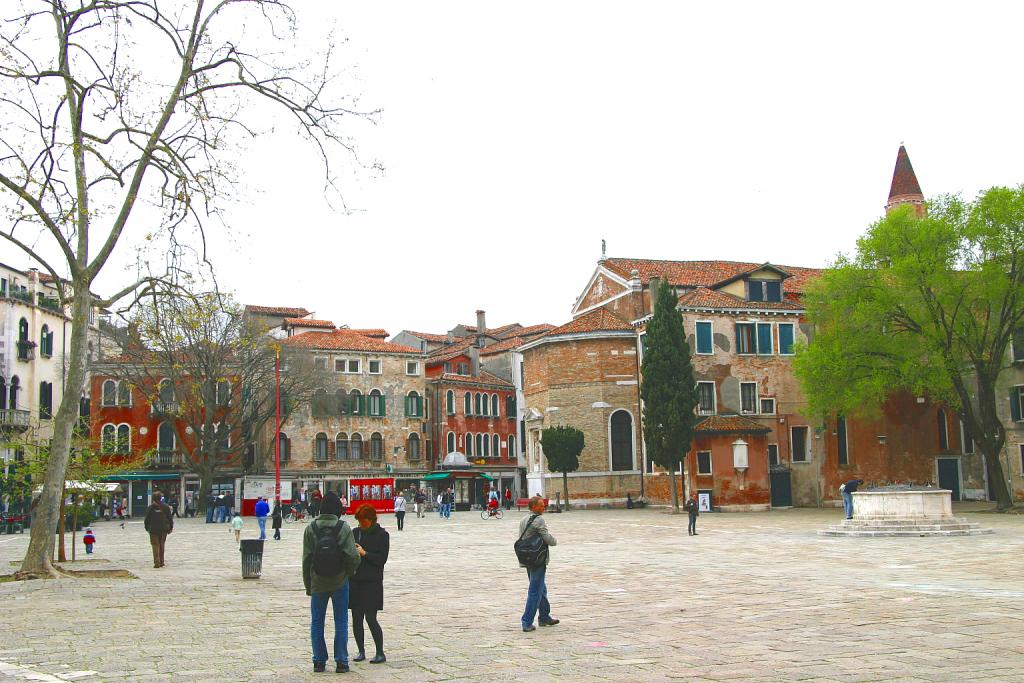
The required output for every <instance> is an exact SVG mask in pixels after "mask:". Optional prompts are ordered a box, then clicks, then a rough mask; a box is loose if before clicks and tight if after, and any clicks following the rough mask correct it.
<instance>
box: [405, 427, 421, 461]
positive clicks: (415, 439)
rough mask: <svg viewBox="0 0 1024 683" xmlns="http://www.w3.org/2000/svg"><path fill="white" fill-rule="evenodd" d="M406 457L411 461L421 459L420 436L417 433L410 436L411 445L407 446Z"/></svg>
mask: <svg viewBox="0 0 1024 683" xmlns="http://www.w3.org/2000/svg"><path fill="white" fill-rule="evenodd" d="M406 455H407V456H408V458H409V460H419V459H420V435H419V434H417V433H416V432H413V433H412V434H410V435H409V443H408V445H407V446H406Z"/></svg>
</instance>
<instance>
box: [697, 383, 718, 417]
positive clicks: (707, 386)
mask: <svg viewBox="0 0 1024 683" xmlns="http://www.w3.org/2000/svg"><path fill="white" fill-rule="evenodd" d="M697 413H698V414H699V415H714V414H715V383H714V382H697Z"/></svg>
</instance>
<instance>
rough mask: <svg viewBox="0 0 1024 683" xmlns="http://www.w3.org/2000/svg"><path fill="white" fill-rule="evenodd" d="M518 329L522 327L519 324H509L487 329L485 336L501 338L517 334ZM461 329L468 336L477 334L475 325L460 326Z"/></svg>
mask: <svg viewBox="0 0 1024 683" xmlns="http://www.w3.org/2000/svg"><path fill="white" fill-rule="evenodd" d="M520 327H522V325H520V324H519V323H510V324H508V325H502V326H501V327H488V328H487V334H488V336H491V337H498V338H501V336H502V335H508V334H512V333H514V332H517V331H518V329H519V328H520ZM462 328H463V329H465V330H466V332H469V333H470V334H476V333H477V328H476V325H462Z"/></svg>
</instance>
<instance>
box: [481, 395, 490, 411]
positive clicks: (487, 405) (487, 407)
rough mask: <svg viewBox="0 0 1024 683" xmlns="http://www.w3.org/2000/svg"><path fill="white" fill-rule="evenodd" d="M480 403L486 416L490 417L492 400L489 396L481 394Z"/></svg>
mask: <svg viewBox="0 0 1024 683" xmlns="http://www.w3.org/2000/svg"><path fill="white" fill-rule="evenodd" d="M480 403H481V404H482V405H481V407H482V408H483V409H484V415H485V416H487V415H490V414H491V398H490V396H488V395H487V394H481V395H480Z"/></svg>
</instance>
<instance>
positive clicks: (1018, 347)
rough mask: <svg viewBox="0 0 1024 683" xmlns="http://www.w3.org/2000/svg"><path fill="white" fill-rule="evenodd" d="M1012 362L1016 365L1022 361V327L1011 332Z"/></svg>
mask: <svg viewBox="0 0 1024 683" xmlns="http://www.w3.org/2000/svg"><path fill="white" fill-rule="evenodd" d="M1011 353H1012V354H1013V361H1014V362H1015V363H1018V362H1020V361H1024V327H1018V328H1017V329H1016V330H1014V331H1013V344H1012V352H1011Z"/></svg>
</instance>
